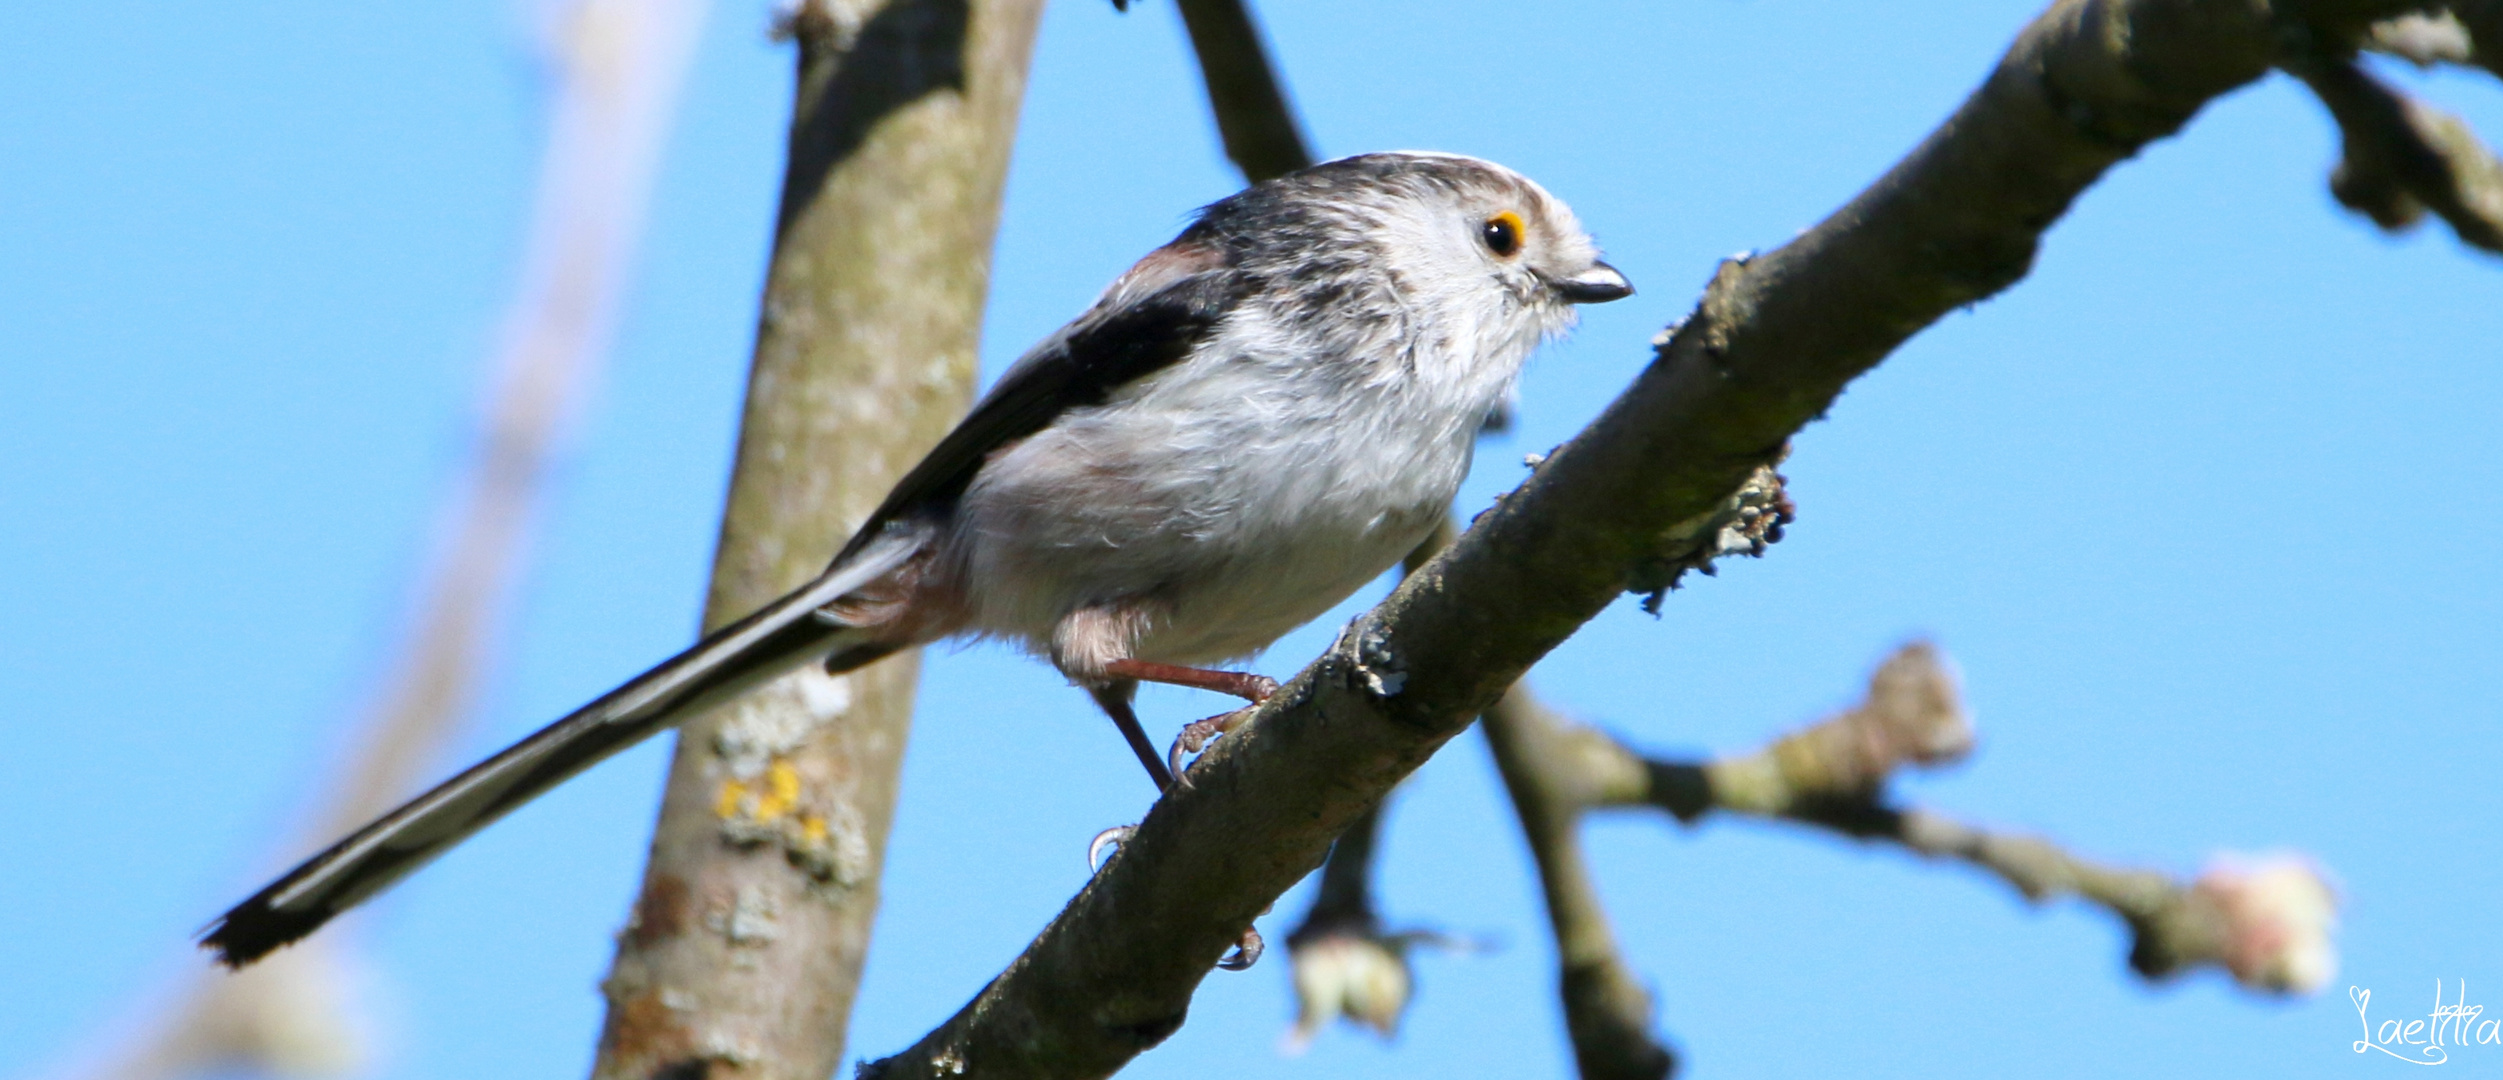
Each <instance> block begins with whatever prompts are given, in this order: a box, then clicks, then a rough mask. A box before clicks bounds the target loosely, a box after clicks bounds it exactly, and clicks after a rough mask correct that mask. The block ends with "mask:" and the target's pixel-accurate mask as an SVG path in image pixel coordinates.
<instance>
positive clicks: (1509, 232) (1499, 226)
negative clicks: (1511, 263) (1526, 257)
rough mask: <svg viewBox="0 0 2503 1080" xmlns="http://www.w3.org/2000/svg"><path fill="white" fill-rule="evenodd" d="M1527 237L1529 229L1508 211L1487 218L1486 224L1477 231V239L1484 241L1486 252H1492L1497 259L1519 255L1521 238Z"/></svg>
mask: <svg viewBox="0 0 2503 1080" xmlns="http://www.w3.org/2000/svg"><path fill="white" fill-rule="evenodd" d="M1527 235H1529V227H1528V226H1526V225H1523V224H1522V223H1521V215H1519V214H1516V213H1513V212H1512V211H1510V210H1506V211H1504V212H1502V213H1500V214H1496V215H1495V216H1493V217H1490V218H1487V219H1486V224H1485V225H1483V226H1481V227H1479V229H1478V239H1480V240H1482V241H1484V242H1485V243H1486V250H1488V251H1491V252H1494V253H1495V257H1496V258H1499V259H1509V258H1511V257H1513V256H1514V255H1518V254H1520V253H1521V238H1522V237H1524V236H1527Z"/></svg>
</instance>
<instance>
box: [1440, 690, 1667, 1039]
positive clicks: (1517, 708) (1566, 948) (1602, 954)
mask: <svg viewBox="0 0 2503 1080" xmlns="http://www.w3.org/2000/svg"><path fill="white" fill-rule="evenodd" d="M1479 726H1480V728H1481V729H1482V730H1483V731H1485V733H1486V746H1487V748H1488V749H1489V750H1491V751H1493V752H1494V756H1495V765H1496V768H1497V769H1498V770H1499V771H1501V772H1502V773H1503V778H1504V787H1505V788H1506V789H1507V790H1509V791H1510V792H1511V793H1512V806H1513V809H1514V811H1515V812H1517V813H1518V814H1519V815H1520V818H1521V832H1522V834H1523V836H1524V837H1525V838H1526V839H1527V840H1528V841H1529V845H1530V855H1531V857H1532V858H1533V860H1535V862H1536V863H1537V866H1538V883H1539V887H1540V889H1541V891H1542V892H1543V893H1544V895H1545V897H1546V900H1547V922H1548V925H1549V926H1550V927H1552V928H1553V929H1554V931H1555V935H1556V963H1557V965H1558V967H1559V968H1560V971H1559V972H1558V975H1557V980H1556V985H1557V994H1558V996H1559V997H1560V998H1561V999H1562V1001H1563V1003H1564V1026H1565V1030H1566V1032H1568V1033H1569V1034H1570V1035H1571V1036H1572V1038H1573V1061H1574V1064H1575V1066H1576V1067H1577V1069H1578V1070H1579V1072H1580V1074H1581V1077H1582V1080H1660V1078H1662V1077H1665V1076H1668V1075H1669V1074H1670V1073H1672V1072H1675V1071H1676V1069H1677V1055H1676V1054H1675V1053H1674V1052H1673V1051H1671V1050H1670V1049H1669V1047H1668V1045H1667V1044H1666V1043H1664V1042H1662V1041H1661V1040H1660V1039H1659V1037H1657V1036H1655V1035H1654V1034H1652V1001H1651V992H1650V991H1648V990H1645V989H1644V988H1643V984H1642V980H1641V979H1640V978H1639V977H1638V976H1637V975H1636V974H1635V973H1634V970H1633V968H1632V967H1631V966H1630V965H1628V964H1627V963H1626V962H1625V958H1624V957H1623V956H1622V955H1621V954H1620V953H1619V952H1618V950H1617V943H1616V933H1615V932H1614V931H1613V930H1611V929H1609V926H1608V912H1607V909H1606V908H1604V907H1602V906H1601V905H1600V902H1599V887H1598V884H1597V883H1596V882H1594V881H1593V880H1592V879H1591V873H1590V866H1589V863H1588V862H1587V860H1585V858H1584V857H1583V854H1582V840H1581V834H1582V830H1581V821H1582V810H1583V809H1584V808H1586V807H1589V806H1592V805H1594V804H1595V802H1596V799H1597V797H1598V795H1599V791H1598V790H1596V789H1594V787H1593V785H1594V784H1597V785H1600V786H1603V787H1604V786H1605V785H1606V784H1607V781H1606V780H1605V779H1604V778H1603V777H1602V776H1601V775H1600V774H1599V773H1598V772H1596V771H1594V770H1592V769H1591V768H1589V767H1588V765H1589V763H1590V759H1587V758H1585V756H1584V755H1583V753H1582V751H1583V749H1584V747H1583V743H1584V741H1585V740H1583V739H1581V738H1578V737H1575V735H1574V733H1573V732H1572V731H1570V730H1569V729H1567V728H1566V727H1565V725H1564V724H1563V723H1562V722H1561V721H1560V720H1559V719H1558V718H1557V717H1556V716H1555V714H1553V713H1551V712H1549V711H1548V710H1547V708H1546V707H1545V706H1543V705H1540V704H1539V703H1538V701H1537V699H1536V698H1534V697H1533V696H1531V694H1530V691H1529V685H1528V684H1527V683H1519V684H1515V685H1514V686H1513V688H1512V691H1511V692H1510V693H1507V694H1505V695H1504V696H1503V700H1501V701H1498V702H1496V703H1495V707H1494V708H1492V709H1488V710H1487V711H1486V715H1485V717H1483V718H1482V720H1481V721H1480V724H1479ZM1600 760H1603V761H1604V760H1609V759H1600ZM1620 782H1621V781H1620Z"/></svg>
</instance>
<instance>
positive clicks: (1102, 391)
mask: <svg viewBox="0 0 2503 1080" xmlns="http://www.w3.org/2000/svg"><path fill="white" fill-rule="evenodd" d="M1192 239H1193V237H1192V236H1191V234H1189V233H1185V234H1184V235H1183V238H1182V239H1181V240H1178V241H1176V242H1175V244H1174V245H1172V246H1168V247H1166V248H1163V249H1160V250H1159V251H1158V253H1157V255H1151V256H1149V257H1148V258H1147V259H1146V260H1143V261H1142V262H1141V263H1140V264H1139V266H1138V267H1137V268H1136V269H1133V270H1132V271H1131V272H1130V274H1128V275H1125V276H1124V278H1123V279H1122V281H1120V282H1117V283H1115V284H1114V286H1113V288H1112V289H1110V290H1108V294H1107V296H1106V298H1105V299H1104V300H1103V301H1100V302H1099V303H1098V304H1097V305H1096V307H1095V309H1094V310H1092V311H1089V312H1087V313H1086V314H1085V315H1082V316H1080V317H1079V318H1078V319H1077V320H1076V321H1074V322H1072V323H1070V324H1069V325H1068V326H1067V327H1064V328H1063V329H1062V330H1061V331H1060V332H1059V333H1057V334H1054V335H1052V336H1051V337H1050V338H1047V339H1045V340H1044V341H1043V342H1042V344H1039V345H1036V346H1035V347H1034V349H1033V350H1032V351H1030V352H1028V353H1026V355H1025V356H1024V357H1022V358H1020V359H1019V360H1018V361H1017V362H1016V364H1014V365H1013V366H1011V367H1010V368H1009V369H1008V371H1007V373H1006V374H1003V375H1001V376H1000V380H999V382H998V383H997V384H996V385H994V386H992V387H991V390H990V392H989V393H987V394H984V395H983V396H982V400H981V401H979V402H976V403H975V404H974V407H973V411H972V412H970V413H967V414H966V415H965V418H964V420H963V421H961V422H959V423H958V424H957V425H956V428H955V430H953V431H950V432H948V433H947V437H946V438H943V439H941V440H939V444H938V445H937V446H936V447H933V448H932V449H931V451H930V453H929V455H928V456H926V457H924V458H922V459H921V463H920V464H918V465H915V466H913V468H912V471H911V472H908V473H905V474H904V478H903V479H902V480H900V481H897V482H896V485H895V490H893V491H891V492H889V493H888V494H887V497H886V501H885V502H884V503H883V504H881V505H880V506H879V507H878V512H877V513H875V514H872V515H870V517H869V520H868V521H867V522H866V523H865V524H863V525H862V526H861V529H860V531H859V532H858V533H856V534H854V535H853V536H852V539H851V542H850V543H847V544H845V545H844V546H843V551H842V552H841V553H840V554H838V555H836V556H835V561H836V562H841V561H843V560H844V559H846V558H849V557H850V556H851V554H852V553H853V552H854V551H857V550H859V549H860V548H861V547H862V546H863V545H866V544H867V543H868V542H869V541H870V539H871V538H873V537H875V536H877V535H878V534H879V533H880V532H881V531H882V530H884V529H885V528H886V526H887V525H888V524H889V523H892V522H897V521H901V520H903V519H905V518H907V517H909V516H911V515H912V514H914V513H915V512H917V511H921V510H924V509H926V508H930V507H935V506H942V505H945V504H947V503H949V502H952V501H953V500H955V498H956V497H957V496H959V495H962V494H964V492H965V488H966V487H967V486H968V485H970V484H972V483H973V476H974V474H975V473H976V472H979V471H981V469H982V463H983V462H984V461H986V460H988V459H989V457H990V454H991V452H992V451H995V450H997V449H999V448H1000V447H1003V446H1006V445H1008V444H1010V443H1013V442H1015V441H1017V440H1019V439H1022V438H1025V437H1026V436H1028V435H1032V434H1034V433H1035V432H1037V431H1041V430H1043V428H1044V427H1045V426H1046V425H1048V424H1050V423H1051V422H1052V420H1053V419H1054V418H1056V417H1058V416H1059V415H1060V414H1061V413H1063V412H1066V411H1068V410H1070V409H1077V408H1084V407H1086V406H1089V405H1100V404H1103V403H1104V401H1105V400H1107V399H1108V398H1110V397H1111V396H1112V392H1113V391H1114V390H1116V389H1118V388H1120V387H1121V386H1123V385H1124V384H1127V383H1130V382H1133V381H1136V380H1138V379H1142V378H1145V377H1147V376H1149V375H1152V374H1155V373H1156V372H1158V371H1162V370H1164V369H1165V368H1168V367H1171V366H1173V365H1174V364H1177V363H1180V362H1181V361H1182V360H1183V358H1185V357H1187V356H1189V355H1190V354H1191V350H1193V349H1194V348H1196V347H1198V345H1199V343H1200V342H1201V341H1202V340H1204V339H1205V338H1206V337H1207V335H1208V333H1209V331H1210V330H1212V329H1213V328H1214V327H1215V326H1216V324H1217V323H1218V322H1219V321H1220V320H1222V319H1224V318H1225V316H1226V313H1227V312H1229V311H1231V310H1233V308H1234V305H1235V304H1236V303H1238V302H1240V301H1241V300H1242V298H1243V296H1244V294H1245V293H1246V292H1248V291H1249V288H1250V283H1249V282H1248V281H1247V280H1246V278H1245V277H1244V276H1243V275H1241V274H1237V273H1233V272H1230V271H1229V270H1228V269H1227V268H1226V266H1225V265H1224V262H1223V260H1222V258H1221V257H1220V256H1217V255H1215V254H1214V253H1205V254H1203V253H1202V251H1201V250H1199V249H1192V248H1185V247H1183V246H1182V245H1184V244H1187V243H1189V242H1190V241H1191V240H1192ZM1160 256H1161V257H1163V262H1162V263H1160V262H1159V257H1160ZM1176 264H1179V266H1178V268H1179V269H1182V270H1184V271H1185V272H1184V273H1182V274H1181V275H1180V276H1178V277H1177V278H1175V279H1174V280H1171V281H1170V282H1167V283H1162V284H1161V285H1160V286H1158V287H1156V288H1155V291H1153V292H1150V293H1148V294H1147V295H1144V296H1140V297H1138V298H1137V299H1125V298H1124V297H1123V296H1122V294H1123V293H1124V292H1129V291H1134V290H1135V289H1136V288H1137V286H1138V284H1139V282H1138V279H1139V278H1141V277H1148V276H1151V275H1152V276H1173V275H1174V272H1175V269H1176V268H1177V267H1176Z"/></svg>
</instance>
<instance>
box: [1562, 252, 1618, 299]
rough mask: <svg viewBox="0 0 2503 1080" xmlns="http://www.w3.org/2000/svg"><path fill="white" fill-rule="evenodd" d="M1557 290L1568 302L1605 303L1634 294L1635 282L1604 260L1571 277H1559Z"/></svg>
mask: <svg viewBox="0 0 2503 1080" xmlns="http://www.w3.org/2000/svg"><path fill="white" fill-rule="evenodd" d="M1555 285H1556V292H1557V294H1558V295H1561V296H1563V297H1564V298H1565V300H1566V301H1567V302H1568V303H1575V304H1605V303H1607V302H1608V301H1610V300H1623V299H1625V298H1626V297H1629V296H1632V295H1634V283H1633V282H1631V281H1627V280H1625V275H1623V274H1620V273H1618V272H1617V268H1616V267H1613V266H1610V265H1608V264H1607V263H1603V262H1594V263H1592V264H1590V269H1588V270H1584V271H1582V272H1581V273H1578V274H1575V275H1573V276H1572V277H1569V278H1558V279H1556V282H1555Z"/></svg>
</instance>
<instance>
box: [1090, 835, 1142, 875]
mask: <svg viewBox="0 0 2503 1080" xmlns="http://www.w3.org/2000/svg"><path fill="white" fill-rule="evenodd" d="M1137 831H1139V827H1138V826H1136V825H1115V826H1113V827H1112V828H1109V829H1106V830H1104V831H1102V832H1099V833H1096V834H1095V839H1093V840H1090V841H1087V845H1086V869H1087V872H1088V873H1094V872H1095V871H1098V870H1101V869H1103V868H1104V859H1105V858H1106V856H1105V854H1104V853H1105V852H1106V851H1109V850H1111V849H1113V848H1117V847H1120V846H1121V845H1123V844H1126V843H1129V842H1130V834H1132V833H1135V832H1137Z"/></svg>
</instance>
